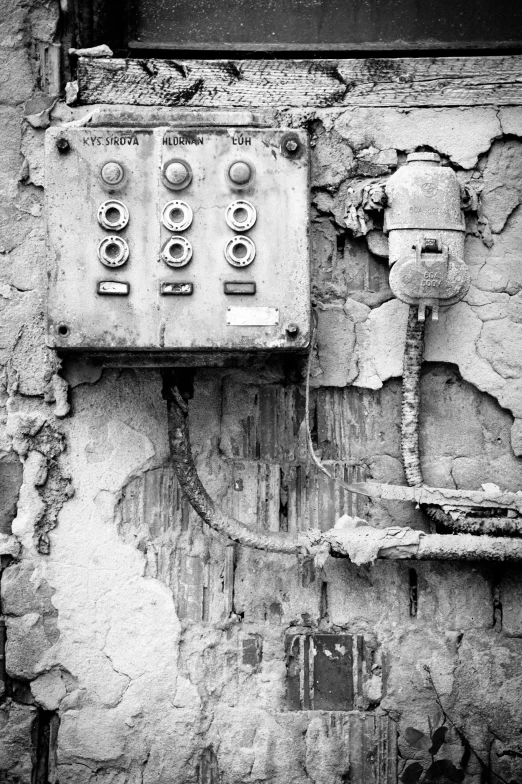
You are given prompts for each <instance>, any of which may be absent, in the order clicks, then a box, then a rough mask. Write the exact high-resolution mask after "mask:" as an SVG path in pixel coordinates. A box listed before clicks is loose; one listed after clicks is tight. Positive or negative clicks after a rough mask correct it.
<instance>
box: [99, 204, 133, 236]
mask: <svg viewBox="0 0 522 784" xmlns="http://www.w3.org/2000/svg"><path fill="white" fill-rule="evenodd" d="M128 222H129V210H128V209H127V207H126V206H125V204H124V203H123V202H122V201H118V200H117V199H110V200H109V201H104V202H103V204H102V205H101V206H100V207H99V209H98V223H99V224H100V226H103V228H104V229H109V230H110V231H121V230H122V229H124V228H125V226H126V225H127V223H128Z"/></svg>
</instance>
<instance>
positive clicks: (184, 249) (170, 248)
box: [161, 237, 192, 267]
mask: <svg viewBox="0 0 522 784" xmlns="http://www.w3.org/2000/svg"><path fill="white" fill-rule="evenodd" d="M161 258H162V260H163V261H164V262H165V264H168V265H169V267H184V266H185V264H188V263H189V261H190V260H191V258H192V245H191V244H190V242H189V241H188V239H187V238H186V237H171V238H170V239H169V240H167V242H166V243H165V244H164V246H163V248H162V249H161Z"/></svg>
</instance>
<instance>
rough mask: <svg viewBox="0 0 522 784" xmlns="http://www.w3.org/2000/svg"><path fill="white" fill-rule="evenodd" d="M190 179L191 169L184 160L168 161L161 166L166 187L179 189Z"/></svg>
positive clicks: (184, 186)
mask: <svg viewBox="0 0 522 784" xmlns="http://www.w3.org/2000/svg"><path fill="white" fill-rule="evenodd" d="M191 180H192V170H191V168H190V166H189V165H188V163H186V161H178V160H174V161H168V162H167V163H166V164H165V166H164V167H163V182H164V183H165V185H166V186H167V188H171V190H174V191H180V190H182V189H183V188H186V187H187V185H189V183H190V181H191Z"/></svg>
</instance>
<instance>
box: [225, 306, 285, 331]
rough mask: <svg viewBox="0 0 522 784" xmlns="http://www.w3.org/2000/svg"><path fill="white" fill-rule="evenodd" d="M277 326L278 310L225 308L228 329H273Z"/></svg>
mask: <svg viewBox="0 0 522 784" xmlns="http://www.w3.org/2000/svg"><path fill="white" fill-rule="evenodd" d="M276 324H279V308H256V307H251V308H248V307H244V308H227V325H228V326H229V327H274V326H275V325H276Z"/></svg>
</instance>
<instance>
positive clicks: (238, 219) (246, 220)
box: [225, 201, 257, 231]
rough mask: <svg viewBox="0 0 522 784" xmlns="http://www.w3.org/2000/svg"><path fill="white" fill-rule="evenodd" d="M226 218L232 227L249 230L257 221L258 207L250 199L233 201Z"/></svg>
mask: <svg viewBox="0 0 522 784" xmlns="http://www.w3.org/2000/svg"><path fill="white" fill-rule="evenodd" d="M225 218H226V221H227V223H228V225H229V226H230V228H231V229H234V230H235V231H248V229H251V228H252V226H253V225H254V223H255V222H256V219H257V213H256V208H255V207H254V205H253V204H250V202H249V201H233V202H232V204H229V205H228V207H227V211H226V213H225Z"/></svg>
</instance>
